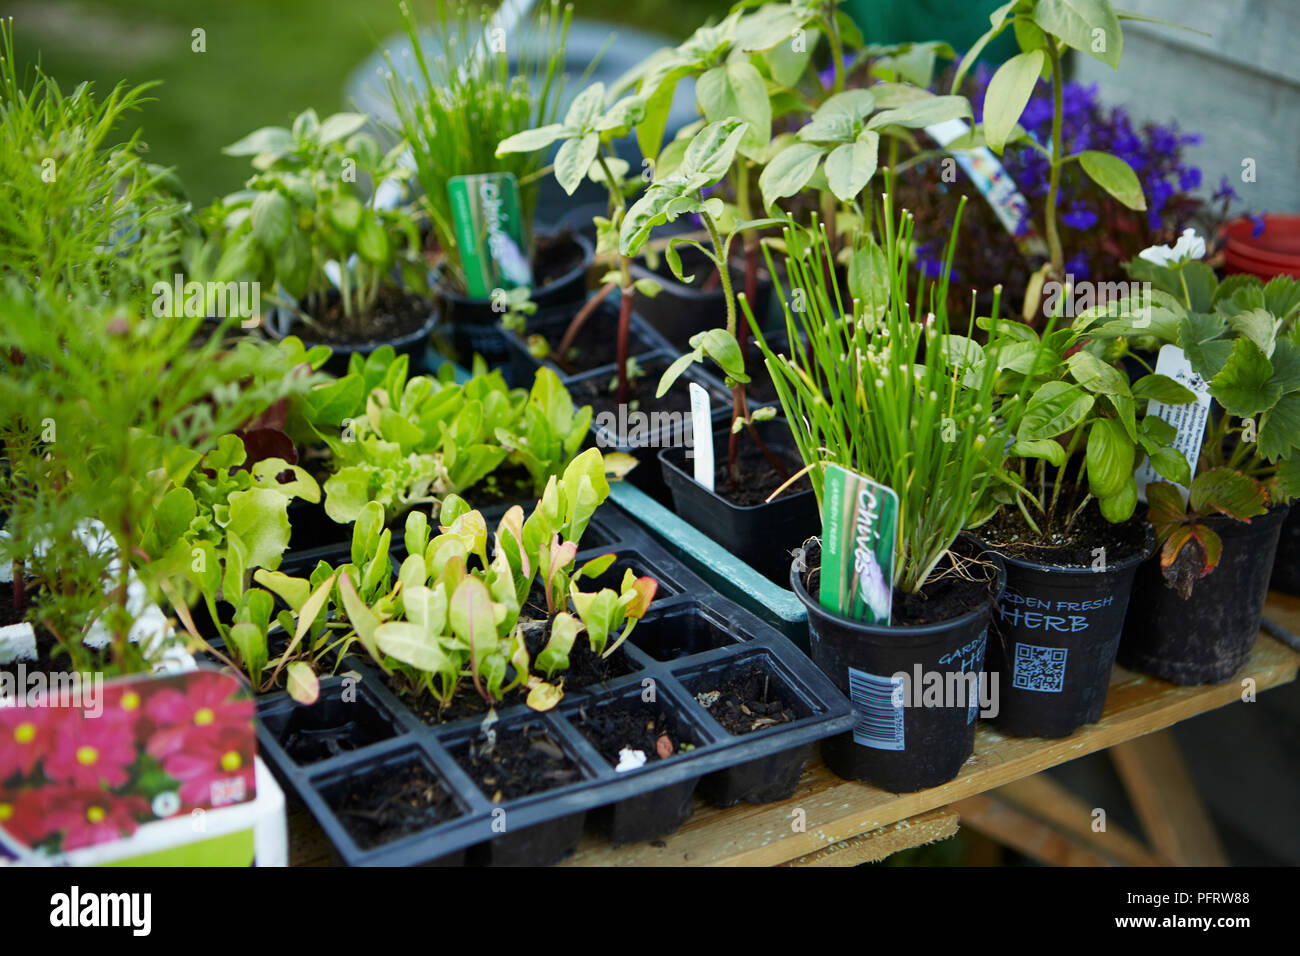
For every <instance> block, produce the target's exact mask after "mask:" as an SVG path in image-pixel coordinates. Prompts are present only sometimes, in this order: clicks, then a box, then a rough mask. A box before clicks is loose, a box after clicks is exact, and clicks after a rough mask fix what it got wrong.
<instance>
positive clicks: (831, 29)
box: [826, 6, 844, 93]
mask: <svg viewBox="0 0 1300 956" xmlns="http://www.w3.org/2000/svg"><path fill="white" fill-rule="evenodd" d="M826 27H827V30H826V32H827V39H828V40H829V41H830V47H831V67H832V69H834V70H835V80H834V82H833V83H832V84H831V92H832V93H842V92H844V43H843V41H841V39H840V25H839V23H838V22H837V21H836V19H835V8H834V6H830V9H829V11H828V13H827V16H826Z"/></svg>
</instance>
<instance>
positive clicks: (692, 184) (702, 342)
mask: <svg viewBox="0 0 1300 956" xmlns="http://www.w3.org/2000/svg"><path fill="white" fill-rule="evenodd" d="M747 128H748V127H747V125H746V124H745V123H744V122H742V121H741V120H738V119H728V120H722V121H719V122H716V123H709V124H708V125H707V126H705V127H704V128H702V129H701V130H700V131H699V132H698V133H696V134H695V136H694V137H692V139H691V141H690V143H689V145H687V147H686V151H685V153H683V155H682V160H681V163H680V164H679V165H678V166H677V168H676V170H675V171H674V172H673V173H672V174H670V175H664V176H660V177H659V178H657V179H656V180H655V181H654V182H653V183H651V184H650V187H649V189H647V190H646V192H645V194H644V195H643V196H642V197H641V198H640V199H638V200H637V201H636V202H635V203H634V204H633V205H632V208H631V209H629V210H628V213H627V217H626V218H625V219H624V220H623V226H622V228H621V230H620V233H619V247H620V249H621V250H622V252H623V254H624V255H627V256H634V255H636V253H637V252H639V251H640V249H641V247H642V246H643V245H644V244H645V242H646V240H647V239H648V238H649V237H650V231H651V230H652V229H653V228H654V227H655V226H658V225H660V224H661V223H665V222H671V221H673V220H674V219H676V218H677V217H678V216H682V215H686V214H687V213H693V214H695V215H697V216H699V217H700V220H701V222H703V223H704V227H705V229H706V230H708V233H709V239H710V242H711V245H712V249H706V248H705V247H704V246H703V245H701V244H700V243H698V242H695V241H694V240H681V242H688V243H690V244H692V245H694V246H695V247H696V248H698V249H699V250H700V252H702V253H703V254H704V256H705V257H707V259H708V260H709V261H710V262H712V263H713V265H714V266H715V267H716V268H717V270H718V275H719V276H720V277H721V280H722V295H723V301H724V302H725V304H726V325H725V327H724V328H721V329H710V330H708V331H706V332H700V333H698V334H696V335H693V336H692V337H691V338H690V339H689V344H690V345H691V351H690V352H687V353H686V354H685V355H683V356H681V357H679V358H678V359H677V360H676V361H674V362H673V363H672V364H671V365H670V366H669V367H668V369H667V370H666V371H665V372H664V374H663V376H662V377H661V378H660V380H659V388H658V392H657V395H658V396H660V397H662V396H663V395H664V394H665V393H667V391H668V389H669V388H671V387H672V384H673V382H675V381H676V380H677V378H678V377H679V376H680V375H681V374H682V373H683V372H685V371H686V369H687V368H689V367H690V366H691V365H692V364H693V363H695V362H699V361H703V359H704V358H706V357H707V358H710V359H712V360H713V361H714V362H716V363H717V365H718V366H719V367H720V368H721V369H722V371H723V373H724V374H725V376H726V383H727V387H728V388H730V389H731V396H732V422H731V428H732V435H733V437H734V436H735V435H736V434H738V433H739V431H740V430H741V429H742V428H747V429H748V433H749V436H750V438H751V439H752V440H753V441H754V442H755V444H756V445H757V446H758V447H759V448H760V449H761V450H762V451H763V452H764V454H765V455H766V456H767V458H768V460H769V461H770V462H771V463H772V465H773V467H775V468H776V469H777V471H778V473H781V474H784V473H785V468H784V467H783V466H782V465H781V463H780V461H779V460H778V459H776V458H775V456H773V455H772V454H771V452H770V451H769V450H768V449H767V446H766V445H764V444H763V441H762V439H761V438H760V437H759V435H758V432H757V430H755V428H754V422H756V421H761V420H763V419H765V418H771V417H772V416H773V415H774V414H775V409H773V408H771V407H767V408H759V409H756V410H755V411H754V412H753V413H752V414H751V413H750V410H749V405H748V402H747V400H746V396H745V383H746V382H748V381H749V375H748V374H747V373H746V371H745V361H744V355H743V353H742V352H741V350H740V343H739V342H738V341H737V338H736V333H737V329H738V323H737V310H736V295H735V291H734V289H733V287H732V283H731V270H730V269H729V268H727V262H728V261H729V257H730V249H731V244H732V242H733V241H734V240H735V237H736V236H737V235H738V234H739V233H741V232H743V231H744V230H746V229H756V228H761V227H763V226H768V225H776V224H779V223H781V222H783V220H779V219H758V220H753V221H750V222H739V223H736V224H735V225H734V226H733V228H732V230H731V232H730V233H728V235H727V236H726V238H723V236H722V234H721V232H720V231H719V229H718V225H717V219H718V217H719V216H720V215H721V214H722V211H723V209H722V200H721V199H719V198H718V197H716V196H705V195H704V193H703V190H704V189H705V188H706V187H708V186H712V185H714V184H716V183H717V182H718V181H719V180H721V179H722V177H723V176H725V175H726V174H727V171H728V169H729V168H730V167H731V163H732V160H733V159H734V158H735V155H736V152H737V150H738V149H739V148H740V143H741V140H742V139H743V138H744V136H745V132H746V130H747ZM678 244H679V242H678V241H677V240H674V242H672V243H669V245H668V246H667V248H666V250H665V256H666V258H667V259H668V263H669V266H670V267H671V268H672V270H673V273H674V275H677V276H678V277H679V278H681V279H682V280H683V281H689V279H688V278H687V277H686V276H683V275H682V262H681V255H680V253H678V252H677V246H678ZM736 456H737V446H736V442H735V441H734V440H733V441H732V442H731V445H730V448H729V451H728V459H727V467H728V473H729V474H731V475H733V476H734V474H735V467H736Z"/></svg>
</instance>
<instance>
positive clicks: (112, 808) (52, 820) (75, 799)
mask: <svg viewBox="0 0 1300 956" xmlns="http://www.w3.org/2000/svg"><path fill="white" fill-rule="evenodd" d="M42 792H43V793H44V803H45V807H44V818H45V823H46V825H47V826H48V827H49V832H50V833H55V832H61V833H62V834H63V843H62V848H63V849H64V850H76V849H79V848H81V847H87V846H94V845H95V844H97V843H106V842H108V841H110V840H116V839H119V838H121V837H126V836H130V835H131V834H133V833H135V831H136V829H137V828H138V827H139V826H140V819H141V818H147V817H148V816H150V810H149V804H148V803H146V802H145V800H144V798H143V797H138V796H136V795H134V794H127V795H126V796H113V795H112V794H110V793H106V792H104V791H103V790H101V789H99V788H97V787H50V788H46V790H45V791H42Z"/></svg>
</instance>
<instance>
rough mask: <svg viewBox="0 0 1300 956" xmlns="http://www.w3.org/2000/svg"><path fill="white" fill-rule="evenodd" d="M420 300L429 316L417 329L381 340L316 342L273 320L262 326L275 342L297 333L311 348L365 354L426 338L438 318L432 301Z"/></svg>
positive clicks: (408, 344) (431, 332)
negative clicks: (278, 324)
mask: <svg viewBox="0 0 1300 956" xmlns="http://www.w3.org/2000/svg"><path fill="white" fill-rule="evenodd" d="M422 301H424V302H426V303H428V305H429V317H428V318H427V319H425V320H424V324H423V325H421V326H420V327H419V328H418V329H415V330H413V331H411V332H407V333H406V334H405V335H402V336H398V337H397V338H395V339H385V340H384V341H382V342H355V343H349V342H339V343H337V344H336V343H333V342H318V341H316V340H314V339H311V338H308V337H305V336H302V335H299V333H298V332H296V331H292V332H283V333H282V332H281V331H280V330H279V328H278V327H277V326H276V324H275V323H273V322H263V323H262V328H263V329H265V330H266V334H267V335H269V336H270V337H271V338H273V339H275V340H276V341H277V342H281V341H283V340H284V339H285V338H286V337H287V336H289V335H297V336H298V337H299V338H300V339H302V342H303V345H305V346H306V347H307V348H312V347H314V346H317V345H323V346H325V347H326V348H328V349H329V350H330V352H331V354H333V355H351V354H353V353H354V352H359V353H361V354H362V355H366V354H368V353H370V352H373V351H375V350H376V349H379V348H382V347H383V346H385V345H391V346H392V347H393V348H395V349H401V348H404V347H406V346H410V345H414V344H415V343H417V342H419V341H420V339H423V338H428V337H429V336H430V335H432V334H433V329H434V326H436V325H437V324H438V319H439V318H440V315H439V311H438V307H437V306H436V305H434V304H433V303H432V302H429V300H427V299H423V300H422ZM273 311H276V312H278V311H280V309H279V307H278V306H277V307H276V308H275V309H274V310H273ZM291 321H292V323H293V324H294V325H299V324H302V323H301V322H300V320H299V319H298V318H297V316H293V317H292V318H291Z"/></svg>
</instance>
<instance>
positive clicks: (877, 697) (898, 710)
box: [849, 667, 905, 750]
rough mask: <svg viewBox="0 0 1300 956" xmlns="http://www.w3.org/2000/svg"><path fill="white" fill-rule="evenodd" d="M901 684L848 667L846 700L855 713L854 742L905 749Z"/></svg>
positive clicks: (881, 748) (885, 748)
mask: <svg viewBox="0 0 1300 956" xmlns="http://www.w3.org/2000/svg"><path fill="white" fill-rule="evenodd" d="M902 684H903V682H902V679H901V678H899V679H898V680H897V681H896V680H894V679H893V678H891V677H877V676H876V675H875V674H868V673H866V672H865V671H859V670H854V669H853V668H852V667H850V668H849V700H851V701H853V709H854V710H856V711H857V714H858V722H857V724H856V725H855V726H854V728H853V740H854V742H855V743H859V744H861V745H862V746H864V747H873V748H875V749H876V750H903V749H905V748H904V746H903V692H902V689H901V688H902ZM896 689H897V693H895V690H896Z"/></svg>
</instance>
